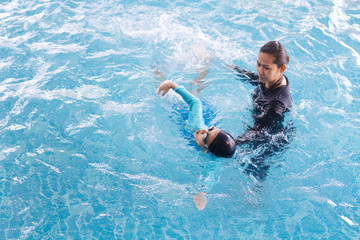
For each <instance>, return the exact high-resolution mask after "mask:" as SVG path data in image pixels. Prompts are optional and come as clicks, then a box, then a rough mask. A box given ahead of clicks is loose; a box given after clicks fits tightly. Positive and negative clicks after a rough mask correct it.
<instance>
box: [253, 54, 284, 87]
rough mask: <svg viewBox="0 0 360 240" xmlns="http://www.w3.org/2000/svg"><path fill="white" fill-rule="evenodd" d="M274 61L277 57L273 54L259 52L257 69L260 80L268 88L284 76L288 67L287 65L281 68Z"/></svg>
mask: <svg viewBox="0 0 360 240" xmlns="http://www.w3.org/2000/svg"><path fill="white" fill-rule="evenodd" d="M274 61H275V57H273V56H272V55H270V54H268V53H263V52H259V56H258V59H257V63H256V71H257V73H258V74H259V77H260V81H261V82H262V83H264V84H265V86H266V87H267V88H269V87H270V86H271V85H272V84H273V83H275V82H276V81H277V80H279V79H280V78H281V77H282V76H283V73H284V71H285V68H286V66H285V65H283V66H282V67H280V68H279V67H278V65H277V64H275V63H274Z"/></svg>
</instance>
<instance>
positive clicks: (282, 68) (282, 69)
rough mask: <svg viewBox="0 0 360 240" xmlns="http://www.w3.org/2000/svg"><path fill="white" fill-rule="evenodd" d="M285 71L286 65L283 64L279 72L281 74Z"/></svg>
mask: <svg viewBox="0 0 360 240" xmlns="http://www.w3.org/2000/svg"><path fill="white" fill-rule="evenodd" d="M285 69H286V65H285V64H283V65H282V66H281V68H280V72H281V73H283V72H284V71H285Z"/></svg>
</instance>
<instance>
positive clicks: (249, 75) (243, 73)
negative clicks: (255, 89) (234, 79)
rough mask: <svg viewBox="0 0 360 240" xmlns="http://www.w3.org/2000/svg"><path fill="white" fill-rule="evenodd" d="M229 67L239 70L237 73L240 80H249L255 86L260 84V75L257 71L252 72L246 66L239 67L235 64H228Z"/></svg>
mask: <svg viewBox="0 0 360 240" xmlns="http://www.w3.org/2000/svg"><path fill="white" fill-rule="evenodd" d="M228 67H229V68H231V69H232V70H234V71H236V72H238V74H237V75H238V76H239V77H240V78H239V80H242V81H244V82H248V83H250V84H252V85H254V86H257V85H258V84H259V75H257V74H256V73H254V72H250V71H248V70H246V69H244V68H239V67H238V66H234V65H233V66H232V65H228Z"/></svg>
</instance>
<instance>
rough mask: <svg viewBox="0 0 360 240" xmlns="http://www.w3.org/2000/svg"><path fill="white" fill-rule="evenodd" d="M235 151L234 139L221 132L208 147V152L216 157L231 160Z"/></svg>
mask: <svg viewBox="0 0 360 240" xmlns="http://www.w3.org/2000/svg"><path fill="white" fill-rule="evenodd" d="M235 150H236V143H235V140H234V138H233V137H232V136H231V135H230V134H229V133H227V132H225V131H223V130H221V131H220V132H219V134H218V135H217V136H216V137H215V139H214V141H213V142H212V143H211V144H210V146H209V152H211V153H212V154H214V155H215V156H216V157H224V158H231V157H232V156H233V155H234V153H235Z"/></svg>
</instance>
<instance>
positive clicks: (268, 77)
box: [232, 41, 292, 144]
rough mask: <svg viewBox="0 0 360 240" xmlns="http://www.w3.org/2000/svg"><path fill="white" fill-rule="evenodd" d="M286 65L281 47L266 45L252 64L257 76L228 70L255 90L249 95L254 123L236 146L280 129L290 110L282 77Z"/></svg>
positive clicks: (286, 55)
mask: <svg viewBox="0 0 360 240" xmlns="http://www.w3.org/2000/svg"><path fill="white" fill-rule="evenodd" d="M288 63H289V56H288V54H287V52H286V49H285V48H284V46H283V45H282V44H281V43H280V42H278V41H270V42H268V43H266V44H265V45H264V46H263V47H262V48H261V49H260V52H259V55H258V59H257V64H256V70H257V73H258V74H255V73H252V72H249V71H247V70H245V69H240V68H238V67H236V66H234V67H232V68H233V69H234V70H236V71H237V72H238V73H239V76H240V77H241V79H242V80H244V81H247V82H249V83H251V84H252V85H255V86H257V87H256V89H255V90H254V92H253V94H252V97H253V107H254V109H253V113H254V115H253V116H254V120H255V123H254V126H253V127H251V128H249V129H248V131H246V132H245V133H244V134H242V135H240V136H239V137H238V138H237V139H236V142H237V143H238V144H241V143H245V142H248V141H252V140H258V138H261V136H260V135H261V134H260V133H264V132H266V133H270V134H271V133H275V132H278V131H281V130H282V129H283V127H282V122H283V120H284V113H285V112H287V111H289V110H290V108H291V106H292V103H291V95H290V88H289V80H288V79H287V77H286V76H285V75H284V71H285V69H286V66H287V64H288ZM259 134H260V135H259Z"/></svg>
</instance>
